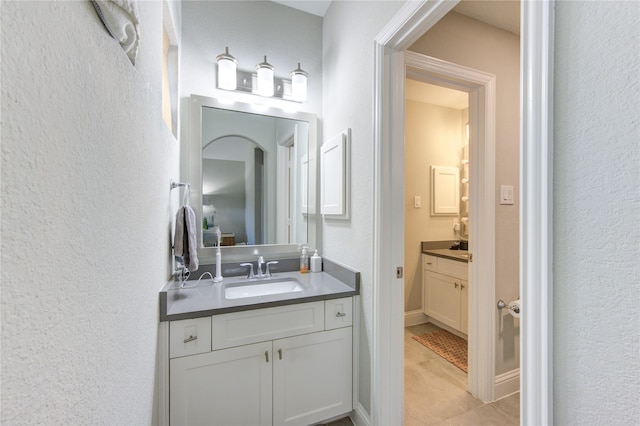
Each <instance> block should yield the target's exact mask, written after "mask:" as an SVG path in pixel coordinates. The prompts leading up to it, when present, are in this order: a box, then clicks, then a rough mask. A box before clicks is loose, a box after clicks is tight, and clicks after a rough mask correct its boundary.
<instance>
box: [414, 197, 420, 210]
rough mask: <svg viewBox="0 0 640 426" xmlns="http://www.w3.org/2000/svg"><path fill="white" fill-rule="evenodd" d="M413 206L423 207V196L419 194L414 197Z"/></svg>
mask: <svg viewBox="0 0 640 426" xmlns="http://www.w3.org/2000/svg"><path fill="white" fill-rule="evenodd" d="M413 207H414V208H416V209H419V208H420V207H422V198H421V197H420V196H419V195H416V196H415V197H413Z"/></svg>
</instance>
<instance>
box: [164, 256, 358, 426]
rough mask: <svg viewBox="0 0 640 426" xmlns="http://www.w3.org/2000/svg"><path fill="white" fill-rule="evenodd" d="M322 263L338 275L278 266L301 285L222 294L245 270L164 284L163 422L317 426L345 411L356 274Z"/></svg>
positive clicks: (349, 407) (350, 390)
mask: <svg viewBox="0 0 640 426" xmlns="http://www.w3.org/2000/svg"><path fill="white" fill-rule="evenodd" d="M325 265H326V266H327V268H326V269H329V270H332V272H333V275H332V273H329V272H321V273H307V274H300V273H299V272H282V273H278V274H274V277H277V279H295V280H296V281H297V282H299V283H300V286H301V287H303V290H299V291H295V292H285V293H281V294H272V295H262V296H247V297H245V298H226V297H225V294H227V293H226V292H225V287H230V286H236V285H247V283H246V278H245V277H232V278H225V280H224V281H223V283H216V284H211V283H210V282H209V283H206V282H204V280H203V281H201V283H200V284H199V285H198V286H195V287H192V288H179V285H178V284H177V283H170V284H168V285H167V286H165V287H166V288H164V289H163V290H162V291H161V293H160V317H161V318H160V319H161V327H160V330H161V341H165V342H166V348H165V350H164V351H163V352H162V353H163V355H162V357H163V363H164V367H163V368H164V369H165V374H166V383H167V389H168V392H165V395H164V400H165V405H166V407H165V408H164V417H165V424H170V425H172V426H175V425H201V424H207V425H311V424H316V423H319V422H322V421H326V420H329V419H332V418H335V417H337V416H341V415H347V414H349V413H350V412H351V411H352V409H353V398H354V393H353V352H354V347H353V326H354V311H356V310H357V309H354V298H356V297H358V296H357V288H358V280H359V274H358V273H357V272H353V271H350V270H348V269H344V268H341V267H340V266H336V265H334V264H331V263H330V261H326V260H325ZM336 276H339V277H340V278H341V279H344V281H342V280H341V279H338V278H336ZM345 277H347V278H346V279H345ZM271 281H273V279H272V280H271ZM259 282H260V280H255V281H251V284H252V285H254V284H255V283H259ZM265 282H268V281H265ZM238 283H239V284H238ZM188 285H191V284H188Z"/></svg>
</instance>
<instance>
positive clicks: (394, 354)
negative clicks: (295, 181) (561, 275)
mask: <svg viewBox="0 0 640 426" xmlns="http://www.w3.org/2000/svg"><path fill="white" fill-rule="evenodd" d="M456 3H457V2H452V1H445V0H437V1H423V2H420V3H418V2H407V3H405V4H404V5H403V7H402V8H401V9H400V10H399V11H398V13H397V14H396V15H395V16H394V17H393V18H392V19H391V21H389V23H388V24H387V25H386V26H385V28H383V30H382V31H381V32H380V33H379V34H378V36H377V37H376V38H375V46H374V48H375V50H374V65H375V69H374V203H373V205H374V206H375V208H374V229H373V242H374V251H373V265H374V269H373V332H372V337H373V342H372V360H371V367H372V368H371V407H372V408H371V410H372V412H371V413H370V415H371V423H372V424H401V423H402V420H403V411H404V397H403V393H404V389H403V386H404V380H403V377H404V371H403V333H402V329H403V325H404V324H403V322H404V321H403V317H404V315H403V313H404V297H403V293H404V288H403V280H402V279H401V278H396V267H398V266H400V265H402V262H403V259H404V248H403V241H404V238H403V235H404V233H403V232H404V230H403V227H404V221H403V220H398V218H402V217H403V216H402V211H403V205H404V200H403V195H404V194H403V191H402V188H403V185H404V183H403V179H404V173H398V170H403V167H404V159H403V157H402V152H403V148H402V145H403V143H404V139H403V133H404V132H403V130H404V90H403V89H404V51H405V50H406V49H407V48H408V47H409V46H410V45H411V44H412V43H413V42H415V41H416V40H417V39H418V38H419V37H420V36H422V35H423V34H424V33H425V32H426V31H427V30H428V29H429V28H431V27H432V26H433V25H435V24H436V23H437V22H438V21H439V20H440V19H441V18H442V17H443V16H444V15H446V14H447V13H448V12H449V11H450V10H451V9H452V8H453V7H454V6H455V5H456ZM553 10H554V0H548V1H545V2H528V1H522V2H521V23H522V28H521V36H520V45H521V53H520V55H521V70H520V73H521V81H520V88H521V89H520V90H521V97H520V102H521V111H520V118H521V124H520V126H521V127H520V128H521V131H520V132H521V137H520V145H521V149H520V190H521V196H520V199H521V201H520V206H521V207H520V296H521V299H522V312H523V315H522V317H521V321H520V326H521V351H520V353H521V355H520V371H521V375H522V377H521V381H520V389H521V396H520V398H521V401H522V402H521V404H520V419H521V420H520V421H521V422H522V424H552V423H553V405H552V403H553V400H552V398H553V392H552V391H553V387H552V386H553V382H552V373H553V365H552V360H553V357H552V355H553V353H552V350H553V346H552V328H551V325H552V309H553V305H552V290H553V279H552V278H553V277H552V268H551V265H552V259H553V257H552V242H553V239H552V194H553V193H552V167H553V162H552V152H553V149H552V148H553V134H552V132H553V126H552V124H553V120H552V118H553V108H552V101H553V79H552V77H553V34H554V33H553V23H554V16H553ZM393 171H395V175H394V173H393ZM491 302H492V303H491V305H492V308H493V306H494V305H493V303H495V301H491Z"/></svg>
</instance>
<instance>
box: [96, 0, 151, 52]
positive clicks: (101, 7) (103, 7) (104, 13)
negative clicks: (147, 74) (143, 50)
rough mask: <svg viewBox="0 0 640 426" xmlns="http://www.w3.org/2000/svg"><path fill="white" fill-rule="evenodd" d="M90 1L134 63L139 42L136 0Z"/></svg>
mask: <svg viewBox="0 0 640 426" xmlns="http://www.w3.org/2000/svg"><path fill="white" fill-rule="evenodd" d="M91 2H92V3H93V6H94V7H95V9H96V12H98V16H100V19H102V22H103V23H104V26H105V27H106V28H107V30H108V31H109V33H110V34H111V36H112V37H113V38H115V39H116V40H118V42H119V43H120V46H122V49H123V50H124V52H125V53H126V54H127V57H128V58H129V60H130V61H131V63H132V64H133V65H135V64H136V54H137V53H138V44H139V42H140V31H139V29H138V22H139V21H138V4H137V2H136V0H91Z"/></svg>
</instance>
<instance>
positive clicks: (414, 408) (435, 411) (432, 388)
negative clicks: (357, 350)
mask: <svg viewBox="0 0 640 426" xmlns="http://www.w3.org/2000/svg"><path fill="white" fill-rule="evenodd" d="M436 330H439V328H438V327H436V326H435V325H433V324H429V323H427V324H420V325H415V326H412V327H407V328H405V331H404V351H405V353H404V425H388V426H426V425H439V426H445V425H456V426H484V425H487V426H488V425H491V426H518V425H519V424H520V394H519V393H516V394H514V395H511V396H508V397H506V398H503V399H501V400H499V401H496V402H492V403H490V404H485V403H483V402H482V401H480V400H479V399H476V398H474V397H473V396H471V394H469V393H468V392H467V374H466V373H465V372H463V371H462V370H460V369H459V368H457V367H455V366H454V365H453V364H451V363H450V362H448V361H446V360H445V359H444V358H442V357H440V355H438V354H436V353H435V352H433V351H431V350H430V349H428V348H426V347H425V346H423V345H421V344H420V343H418V342H416V341H415V340H413V339H412V338H411V337H412V336H418V335H420V334H424V333H427V332H429V331H436ZM329 426H352V423H351V420H350V419H349V418H348V417H346V418H344V419H340V420H337V421H334V422H331V423H329Z"/></svg>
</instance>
